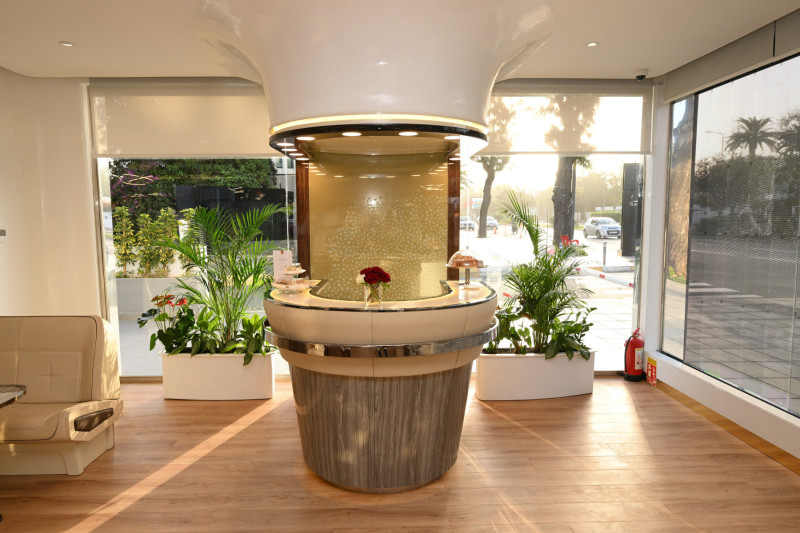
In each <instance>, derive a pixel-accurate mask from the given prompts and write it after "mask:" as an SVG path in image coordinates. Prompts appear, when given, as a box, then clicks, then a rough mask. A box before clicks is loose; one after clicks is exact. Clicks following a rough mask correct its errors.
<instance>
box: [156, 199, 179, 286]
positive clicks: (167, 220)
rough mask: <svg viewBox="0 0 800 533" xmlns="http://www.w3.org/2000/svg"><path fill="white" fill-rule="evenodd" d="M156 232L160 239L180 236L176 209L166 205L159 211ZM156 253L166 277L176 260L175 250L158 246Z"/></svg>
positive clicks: (159, 265)
mask: <svg viewBox="0 0 800 533" xmlns="http://www.w3.org/2000/svg"><path fill="white" fill-rule="evenodd" d="M155 229H156V232H157V233H158V241H164V240H172V239H175V238H177V237H178V219H177V217H176V216H175V210H174V209H172V208H171V207H165V208H163V209H161V211H160V212H159V213H158V219H157V220H156V227H155ZM155 255H156V258H157V260H158V267H159V268H160V269H161V273H162V275H163V276H164V277H167V275H168V273H169V267H170V265H171V264H172V262H173V261H174V260H175V251H174V250H172V249H170V248H165V247H164V246H156V250H155Z"/></svg>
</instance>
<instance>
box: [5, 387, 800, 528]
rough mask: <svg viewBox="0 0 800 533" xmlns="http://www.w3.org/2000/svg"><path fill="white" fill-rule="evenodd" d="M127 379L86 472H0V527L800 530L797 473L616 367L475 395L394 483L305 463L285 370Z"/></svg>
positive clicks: (799, 494) (798, 480)
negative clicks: (429, 456)
mask: <svg viewBox="0 0 800 533" xmlns="http://www.w3.org/2000/svg"><path fill="white" fill-rule="evenodd" d="M122 392H123V398H124V400H125V413H124V415H123V417H122V419H121V420H120V421H119V422H118V423H117V445H116V447H115V448H114V449H113V450H111V451H109V452H107V453H106V454H104V455H103V456H102V457H100V458H99V459H98V460H97V461H95V462H94V463H93V464H91V465H90V466H89V467H88V468H87V469H86V471H85V472H84V474H83V475H81V476H77V477H69V476H0V513H2V515H3V522H2V523H0V532H5V531H8V532H26V531H44V532H55V531H59V532H62V531H70V532H86V531H104V532H105V531H108V532H127V531H135V532H170V531H179V532H184V531H187V532H203V531H242V532H244V531H270V532H272V531H275V532H284V531H287V532H295V531H334V532H345V531H359V532H361V531H375V532H394V531H402V532H416V531H425V532H427V531H437V532H438V531H447V532H466V533H473V532H495V531H501V532H502V531H534V532H576V533H577V532H580V533H584V532H606V531H613V532H627V531H631V532H634V531H635V532H689V531H713V532H717V531H719V532H725V533H730V532H735V531H745V532H753V531H764V532H770V533H778V532H794V533H796V532H797V531H800V476H798V475H797V474H795V473H794V472H792V471H791V470H789V469H788V468H786V467H784V466H782V465H780V464H778V463H776V462H775V461H773V460H772V459H770V458H769V457H767V456H765V455H763V454H761V453H760V452H758V451H757V450H755V449H754V448H752V447H750V446H749V445H748V444H746V443H745V442H743V441H742V440H739V439H738V438H736V437H734V436H733V435H731V434H730V433H728V432H727V431H725V430H724V429H722V428H721V427H719V426H718V425H716V424H714V423H713V422H711V421H709V420H708V419H706V418H705V417H703V416H701V415H700V414H698V413H696V412H694V411H692V410H691V409H689V408H687V407H685V406H684V405H682V404H680V403H678V402H677V401H675V400H674V399H673V398H671V397H669V396H668V395H666V394H664V392H662V391H660V390H658V389H654V388H652V387H650V386H649V385H647V384H644V383H627V382H625V381H623V380H622V379H621V378H617V377H601V378H597V379H596V381H595V392H594V394H592V395H586V396H581V397H575V398H567V399H554V400H539V401H528V402H480V401H477V400H476V399H475V398H474V395H471V400H470V402H469V405H468V407H467V414H466V421H465V427H464V434H463V439H462V444H461V449H460V453H459V458H458V461H457V462H456V465H455V466H454V467H453V468H452V469H451V470H450V471H449V472H448V473H447V474H445V475H444V476H443V477H442V478H441V479H440V480H438V481H436V482H434V483H432V484H431V485H428V486H426V487H424V488H422V489H419V490H417V491H414V492H410V493H403V494H393V495H366V494H355V493H350V492H346V491H343V490H340V489H337V488H334V487H332V486H330V485H328V484H326V483H325V482H323V481H321V480H320V479H318V478H317V477H315V476H314V475H313V474H312V473H311V472H310V471H309V470H308V468H306V466H305V464H304V463H303V459H302V455H301V451H300V442H299V437H298V429H297V423H296V421H295V413H294V409H295V407H294V402H293V400H292V395H291V384H290V383H289V382H285V381H284V382H278V384H277V394H276V396H275V398H274V399H272V400H269V401H241V402H188V401H174V400H173V401H165V400H163V399H162V398H161V385H160V384H151V383H130V384H125V385H123V389H122Z"/></svg>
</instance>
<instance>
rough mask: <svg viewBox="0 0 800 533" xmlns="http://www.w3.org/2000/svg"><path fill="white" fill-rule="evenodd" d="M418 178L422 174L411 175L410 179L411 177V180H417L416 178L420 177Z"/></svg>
mask: <svg viewBox="0 0 800 533" xmlns="http://www.w3.org/2000/svg"><path fill="white" fill-rule="evenodd" d="M420 176H422V174H411V177H412V178H418V177H420Z"/></svg>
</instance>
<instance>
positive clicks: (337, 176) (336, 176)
mask: <svg viewBox="0 0 800 533" xmlns="http://www.w3.org/2000/svg"><path fill="white" fill-rule="evenodd" d="M343 177H344V176H342V175H341V174H337V175H335V176H334V178H343Z"/></svg>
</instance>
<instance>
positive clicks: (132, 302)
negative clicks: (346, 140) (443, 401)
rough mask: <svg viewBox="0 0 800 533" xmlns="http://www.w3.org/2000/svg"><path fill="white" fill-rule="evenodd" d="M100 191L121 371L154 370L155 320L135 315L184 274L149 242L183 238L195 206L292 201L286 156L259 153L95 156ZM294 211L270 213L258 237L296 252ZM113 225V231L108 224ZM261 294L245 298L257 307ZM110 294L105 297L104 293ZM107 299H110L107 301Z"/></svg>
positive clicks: (248, 206)
mask: <svg viewBox="0 0 800 533" xmlns="http://www.w3.org/2000/svg"><path fill="white" fill-rule="evenodd" d="M98 170H99V175H100V177H101V184H102V189H103V190H106V189H107V190H108V193H107V196H105V195H104V198H103V208H104V209H103V210H104V227H105V228H106V229H107V230H108V231H106V235H107V236H106V239H107V242H106V246H105V248H106V250H107V253H108V257H107V261H108V264H109V266H110V267H111V268H113V270H114V275H115V277H116V279H115V282H114V287H115V289H116V290H115V293H116V300H115V301H110V315H111V316H110V318H111V319H112V320H118V325H119V337H120V349H121V357H120V362H121V374H122V375H123V376H160V375H161V361H160V357H158V348H157V349H155V350H153V351H149V350H148V347H149V337H150V335H151V334H152V333H154V332H155V330H156V326H155V325H154V324H153V322H152V321H151V322H149V323H148V324H147V325H146V326H145V327H144V328H139V326H138V325H137V322H136V320H137V319H138V318H139V317H140V316H141V315H142V313H143V312H145V311H147V310H148V309H150V308H152V307H153V303H152V302H151V299H152V298H153V297H154V296H157V295H159V294H162V293H164V292H167V291H169V292H175V291H176V289H175V285H176V281H177V280H176V278H178V277H182V276H184V275H185V272H184V271H183V268H182V263H181V260H180V258H179V257H177V256H176V255H175V254H169V253H166V254H165V253H164V251H163V250H162V249H160V248H159V247H157V245H156V243H157V242H159V241H160V240H163V239H173V238H175V237H176V236H178V235H181V236H185V235H186V233H185V232H186V231H187V230H188V227H189V226H188V219H189V218H190V217H191V212H192V210H193V209H195V208H197V207H206V208H221V209H225V210H227V211H230V212H233V213H241V212H247V211H250V210H253V209H260V208H263V207H264V206H265V205H266V204H278V205H281V206H288V207H290V208H291V207H293V206H294V203H295V171H294V162H293V161H291V160H289V159H288V158H261V159H105V158H101V159H98ZM295 227H296V224H295V218H294V215H293V216H290V217H286V216H285V215H282V214H281V215H276V216H274V217H273V219H272V220H271V221H269V222H268V223H266V224H265V225H264V226H263V227H262V228H261V230H262V235H263V236H264V238H266V239H269V240H270V241H272V242H273V243H274V244H275V245H276V246H278V247H280V248H286V249H291V250H293V252H294V254H295V257H296V256H297V241H296V235H295ZM112 228H113V237H112V232H111V230H112ZM261 298H262V295H260V294H259V295H255V296H254V297H253V299H252V300H251V302H250V303H249V308H250V309H251V311H252V312H258V313H263V307H262V305H261ZM110 300H111V299H110ZM114 302H115V303H116V305H114Z"/></svg>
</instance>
